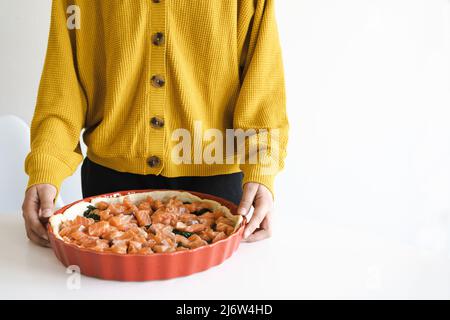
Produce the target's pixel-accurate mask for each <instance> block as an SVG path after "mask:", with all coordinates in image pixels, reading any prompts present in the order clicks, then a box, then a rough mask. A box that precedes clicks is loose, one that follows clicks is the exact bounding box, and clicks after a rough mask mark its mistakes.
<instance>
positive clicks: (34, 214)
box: [22, 184, 57, 247]
mask: <svg viewBox="0 0 450 320" xmlns="http://www.w3.org/2000/svg"><path fill="white" fill-rule="evenodd" d="M56 193H57V191H56V188H55V187H54V186H53V185H51V184H37V185H34V186H31V187H30V188H28V190H27V191H26V193H25V199H24V200H23V204H22V213H23V218H24V220H25V229H26V231H27V236H28V238H29V239H30V240H31V241H33V242H34V243H36V244H38V245H40V246H43V247H50V243H49V241H48V235H47V229H46V227H45V224H46V223H47V222H48V218H50V217H51V216H52V214H53V207H54V200H55V197H56Z"/></svg>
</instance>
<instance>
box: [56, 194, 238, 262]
mask: <svg viewBox="0 0 450 320" xmlns="http://www.w3.org/2000/svg"><path fill="white" fill-rule="evenodd" d="M241 223H242V217H241V216H238V215H233V214H231V212H230V210H229V209H228V208H227V207H225V206H223V205H221V204H220V203H218V202H216V201H213V200H206V199H201V198H199V197H197V196H195V195H193V194H190V193H188V192H180V191H150V192H143V193H135V194H129V195H125V196H118V197H99V198H94V199H92V200H91V202H86V201H82V202H79V203H77V204H75V205H73V206H72V207H70V208H68V209H67V210H66V211H65V212H64V213H63V214H58V215H55V216H53V217H51V218H50V224H51V227H52V230H53V232H54V234H55V236H56V237H57V238H59V239H61V240H63V241H64V242H66V243H70V244H74V245H76V246H78V247H81V248H85V249H88V250H92V251H97V252H112V253H116V254H123V255H126V254H140V255H151V254H154V253H169V252H176V251H189V250H191V249H196V248H199V247H202V246H206V245H208V244H212V243H216V242H218V241H220V240H223V239H226V238H227V237H229V236H230V235H232V234H233V233H235V232H236V230H237V229H238V228H239V227H240V225H241Z"/></svg>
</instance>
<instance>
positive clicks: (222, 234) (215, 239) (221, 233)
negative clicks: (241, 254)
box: [212, 232, 227, 243]
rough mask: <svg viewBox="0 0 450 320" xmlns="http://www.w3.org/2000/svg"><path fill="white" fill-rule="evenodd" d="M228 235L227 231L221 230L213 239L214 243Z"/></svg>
mask: <svg viewBox="0 0 450 320" xmlns="http://www.w3.org/2000/svg"><path fill="white" fill-rule="evenodd" d="M226 237H227V235H226V234H225V232H219V233H218V234H217V235H216V236H215V238H214V239H213V241H212V243H216V242H217V241H220V240H223V239H225V238H226Z"/></svg>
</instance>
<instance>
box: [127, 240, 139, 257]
mask: <svg viewBox="0 0 450 320" xmlns="http://www.w3.org/2000/svg"><path fill="white" fill-rule="evenodd" d="M141 249H142V243H139V242H137V241H130V242H129V243H128V253H130V254H136V253H138V252H139V250H141Z"/></svg>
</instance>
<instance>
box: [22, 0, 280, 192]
mask: <svg viewBox="0 0 450 320" xmlns="http://www.w3.org/2000/svg"><path fill="white" fill-rule="evenodd" d="M155 119H156V120H157V121H155ZM199 128H201V131H200V132H201V133H204V132H206V131H207V130H208V129H217V130H218V131H220V132H222V133H224V135H223V137H220V136H215V138H216V140H217V139H219V140H220V139H221V138H223V140H225V132H226V130H227V129H243V130H248V129H256V132H255V133H254V134H251V135H249V137H247V139H246V143H247V147H249V145H251V144H254V143H256V142H258V143H259V144H258V145H259V147H260V149H259V150H263V149H265V150H266V151H268V150H272V149H274V150H275V149H277V150H278V151H279V152H278V154H277V156H276V157H275V156H273V154H275V153H274V152H273V151H270V152H266V153H265V154H264V155H263V156H261V157H260V158H261V160H263V158H265V160H269V161H257V162H252V163H249V162H250V161H245V159H241V160H240V161H238V160H236V159H235V160H236V161H225V160H224V161H222V162H220V161H216V162H214V163H205V162H204V161H200V163H199V162H198V160H199V159H197V161H194V160H193V161H192V162H191V163H186V162H183V163H179V161H178V162H177V161H174V160H173V149H174V147H175V146H176V145H177V144H178V143H179V142H180V140H176V139H174V136H173V133H174V132H175V131H176V130H177V129H186V130H187V132H191V133H194V132H197V133H196V134H197V136H198V132H199V131H198V130H197V129H199ZM83 129H85V130H84V133H83V140H84V142H85V143H86V145H87V147H88V151H87V156H88V157H89V158H90V159H91V160H92V161H94V162H96V163H98V164H101V165H103V166H106V167H109V168H111V169H114V170H117V171H121V172H131V173H137V174H156V175H163V176H166V177H177V176H210V175H218V174H228V173H234V172H239V171H242V172H243V173H244V183H246V182H249V181H253V182H258V183H261V184H264V185H265V186H267V187H268V188H269V189H270V190H271V191H273V179H274V176H275V174H276V173H277V172H278V171H279V170H280V169H281V168H282V167H283V163H284V158H285V153H286V152H285V149H286V144H287V133H288V120H287V117H286V111H285V90H284V74H283V64H282V58H281V50H280V45H279V38H278V31H277V25H276V21H275V15H274V1H273V0H190V1H184V0H95V1H92V0H54V1H53V5H52V14H51V27H50V35H49V41H48V49H47V55H46V60H45V65H44V70H43V73H42V78H41V82H40V87H39V93H38V98H37V103H36V109H35V114H34V118H33V121H32V125H31V152H30V153H29V155H28V156H27V158H26V160H25V171H26V172H27V174H28V175H29V182H28V187H30V186H32V185H34V184H39V183H50V184H53V185H54V186H56V187H57V188H58V190H59V188H60V185H61V183H62V181H63V180H64V179H65V178H67V177H68V176H70V175H71V174H73V172H74V171H75V170H76V168H77V166H78V165H79V164H80V163H81V161H82V159H83V155H82V153H81V150H80V141H79V139H80V133H81V132H82V131H83ZM263 129H267V130H272V129H277V130H278V132H279V134H278V135H277V136H276V137H277V148H272V145H273V144H274V143H272V141H275V139H272V138H270V139H262V138H261V130H263ZM195 130H197V131H195ZM258 130H259V131H258ZM194 135H195V134H194ZM194 138H195V137H194ZM194 138H192V143H193V144H197V147H198V144H200V147H201V148H205V147H206V146H207V145H208V144H209V143H211V141H212V140H208V139H212V138H211V137H209V136H208V135H201V134H200V139H199V140H198V139H197V140H196V139H194ZM197 138H198V137H197ZM193 141H197V142H193ZM199 141H200V142H199ZM216 142H217V141H216ZM222 142H224V145H225V141H222ZM261 146H262V147H261ZM195 147H196V146H193V147H192V150H194V148H195ZM236 150H237V149H236ZM245 150H246V153H247V156H248V153H249V151H248V150H250V149H247V148H246V149H245ZM213 154H214V155H215V156H219V157H221V154H220V152H219V151H217V150H216V151H214V152H213ZM192 158H194V155H192ZM223 158H225V155H223ZM149 159H153V160H151V161H149ZM154 159H156V160H158V161H154ZM216 159H217V158H216ZM268 163H270V165H268Z"/></svg>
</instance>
